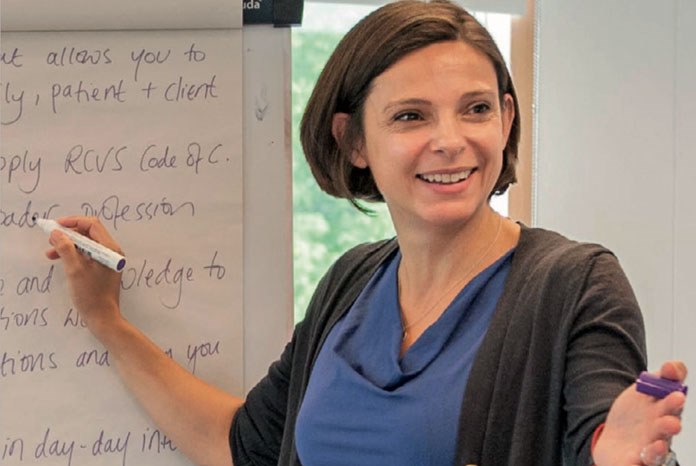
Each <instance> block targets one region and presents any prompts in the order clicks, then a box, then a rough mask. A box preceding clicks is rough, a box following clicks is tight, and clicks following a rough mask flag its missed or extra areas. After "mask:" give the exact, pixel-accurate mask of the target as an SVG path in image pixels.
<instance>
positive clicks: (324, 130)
mask: <svg viewBox="0 0 696 466" xmlns="http://www.w3.org/2000/svg"><path fill="white" fill-rule="evenodd" d="M452 40H458V41H462V42H464V43H466V44H468V45H470V46H472V47H474V48H475V49H476V50H478V51H480V52H482V53H483V54H485V55H486V56H487V57H488V58H489V59H490V60H491V62H492V64H493V66H494V68H495V73H496V77H497V79H498V95H499V98H500V101H501V103H502V102H503V96H504V95H505V94H510V95H511V96H512V99H513V102H514V110H515V115H514V120H513V122H512V128H511V130H510V136H509V138H508V141H507V145H506V146H505V149H504V151H503V165H502V169H501V172H500V176H499V177H498V181H497V182H496V184H495V186H494V188H493V192H492V194H502V193H504V192H505V191H506V190H507V188H508V187H509V186H510V184H512V183H514V182H515V181H516V175H515V165H516V163H517V146H518V143H519V137H520V118H519V114H520V112H519V107H518V104H517V94H516V93H515V88H514V86H513V83H512V78H511V77H510V73H509V72H508V69H507V67H506V65H505V60H504V59H503V57H502V55H501V54H500V50H498V47H497V46H496V44H495V42H494V41H493V38H492V37H491V35H490V34H489V32H488V31H487V30H486V29H485V28H484V27H483V26H482V25H481V24H480V23H479V22H478V21H477V20H476V19H475V18H474V17H473V16H471V15H470V14H469V13H468V12H467V11H465V10H464V9H462V8H461V7H459V6H457V5H455V4H453V3H450V2H449V1H447V0H435V1H432V2H423V1H421V0H400V1H397V2H394V3H389V4H387V5H385V6H383V7H381V8H379V9H377V10H375V11H374V12H372V13H371V14H369V15H368V16H366V17H365V18H363V19H362V20H361V21H360V22H359V23H358V24H356V25H355V26H354V27H353V28H352V29H351V30H350V31H349V32H348V33H347V34H346V35H345V36H344V37H343V39H342V40H341V42H340V43H339V44H338V46H337V47H336V50H334V52H333V54H331V57H330V58H329V60H328V61H327V63H326V65H325V67H324V69H323V71H322V72H321V75H320V76H319V79H318V80H317V83H316V86H315V87H314V91H313V92H312V95H311V97H310V98H309V101H308V103H307V107H306V108H305V112H304V115H303V117H302V122H301V126H300V139H301V141H302V147H303V149H304V153H305V157H306V158H307V162H308V163H309V166H310V168H311V170H312V174H313V175H314V178H315V179H316V180H317V183H318V184H319V186H320V187H321V189H322V190H324V191H325V192H327V193H328V194H331V195H332V196H336V197H339V198H345V199H348V200H350V201H351V202H352V203H353V204H354V205H355V206H356V207H358V208H359V209H360V210H366V209H365V208H364V207H362V206H361V205H360V204H358V203H357V200H365V201H375V202H379V201H383V200H384V198H383V197H382V194H381V193H380V192H379V190H378V189H377V185H376V184H375V181H374V179H373V177H372V173H371V172H370V169H369V168H364V169H361V168H357V167H355V166H354V165H353V164H352V163H351V152H352V149H353V148H356V147H359V146H360V144H361V143H362V141H363V138H364V132H363V107H364V104H365V100H366V99H367V96H368V94H369V93H370V90H371V86H372V82H373V81H374V79H375V78H376V77H377V76H379V75H380V74H382V73H383V72H384V71H385V70H386V69H387V68H389V67H390V66H392V65H393V64H394V63H396V62H397V61H399V60H400V59H401V58H403V57H404V56H405V55H407V54H409V53H411V52H413V51H415V50H418V49H421V48H423V47H426V46H428V45H432V44H435V43H438V42H445V41H452ZM336 113H347V114H349V115H350V116H351V117H350V118H349V120H348V124H347V125H346V128H345V134H344V137H343V141H339V142H337V141H336V140H335V139H334V137H333V134H332V131H331V128H332V121H333V116H334V114H336Z"/></svg>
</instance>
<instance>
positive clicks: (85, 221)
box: [56, 215, 123, 254]
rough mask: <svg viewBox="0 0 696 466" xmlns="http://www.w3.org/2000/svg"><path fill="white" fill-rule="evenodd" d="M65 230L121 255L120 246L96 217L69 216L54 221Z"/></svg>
mask: <svg viewBox="0 0 696 466" xmlns="http://www.w3.org/2000/svg"><path fill="white" fill-rule="evenodd" d="M56 221H57V222H58V223H60V224H61V225H63V226H64V227H66V228H71V229H73V230H75V231H77V232H78V233H80V234H82V235H85V236H87V237H88V238H91V239H93V240H95V241H97V242H98V243H101V244H103V245H104V246H106V247H107V248H109V249H111V250H113V251H116V252H118V253H120V254H123V251H122V250H121V248H120V246H119V245H118V243H116V241H115V240H114V239H113V238H112V237H111V235H110V234H109V232H108V230H107V229H106V227H104V225H103V224H102V223H101V221H99V219H98V218H97V217H82V216H76V215H75V216H70V217H61V218H59V219H57V220H56Z"/></svg>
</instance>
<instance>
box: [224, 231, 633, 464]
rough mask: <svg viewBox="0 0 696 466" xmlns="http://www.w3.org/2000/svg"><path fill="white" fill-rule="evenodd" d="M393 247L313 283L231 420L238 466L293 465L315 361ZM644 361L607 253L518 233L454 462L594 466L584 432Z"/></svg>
mask: <svg viewBox="0 0 696 466" xmlns="http://www.w3.org/2000/svg"><path fill="white" fill-rule="evenodd" d="M397 247H398V246H397V243H396V241H395V240H390V241H383V242H379V243H374V244H369V245H362V246H359V247H357V248H355V249H353V250H351V251H349V252H348V253H346V254H345V255H344V256H343V257H341V258H340V259H339V260H338V261H337V262H336V263H335V264H334V265H333V266H332V268H331V269H330V270H329V272H328V273H327V274H326V276H325V277H324V278H323V279H322V281H321V283H320V284H319V286H318V287H317V290H316V292H315V295H314V297H313V299H312V302H311V303H310V305H309V309H308V313H307V316H306V318H305V320H304V321H303V322H302V323H301V324H299V325H298V326H297V327H296V329H295V332H294V335H293V337H292V340H291V341H290V343H289V344H288V345H287V346H286V348H285V351H284V352H283V354H282V356H281V358H280V359H279V360H278V361H277V362H275V363H274V364H273V365H271V367H270V368H269V372H268V375H267V376H266V377H265V378H264V379H263V380H261V382H259V384H258V385H257V386H256V387H255V388H254V389H253V390H252V391H251V392H250V393H249V395H248V397H247V400H246V402H245V404H244V406H243V407H242V408H241V409H240V410H239V411H238V413H237V415H236V416H235V419H234V421H233V423H232V427H231V430H230V446H231V449H232V452H233V459H234V464H235V466H247V465H276V464H277V465H283V466H286V465H287V466H290V465H293V466H295V465H299V464H300V462H299V460H298V458H297V453H296V451H295V443H294V438H295V420H296V417H297V413H298V411H299V408H300V404H301V402H302V397H303V395H304V392H305V389H306V387H307V382H308V380H309V375H310V372H311V369H312V366H313V363H314V360H315V358H316V356H317V354H318V352H319V350H320V348H321V345H322V343H323V341H324V339H325V338H326V335H327V334H328V332H329V330H330V329H331V328H332V326H333V324H334V323H335V322H336V321H337V320H338V319H339V318H340V317H341V316H342V315H344V313H345V312H346V311H347V310H348V309H349V308H350V306H351V304H352V303H353V301H354V300H355V299H356V298H357V296H358V294H359V293H360V291H361V290H362V289H363V287H364V286H365V284H366V283H367V281H368V280H369V279H370V277H371V276H372V274H373V272H374V271H375V269H376V268H377V267H379V265H380V264H381V263H382V262H383V260H384V259H385V258H386V257H387V256H389V255H390V254H391V253H393V252H394V250H395V249H396V248H397ZM645 353H646V352H645V334H644V328H643V320H642V317H641V314H640V310H639V308H638V304H637V302H636V299H635V297H634V294H633V291H632V290H631V287H630V285H629V283H628V281H627V279H626V277H625V275H624V273H623V271H622V270H621V268H620V266H619V264H618V261H617V260H616V258H615V257H614V256H613V255H612V254H611V252H609V251H608V250H606V249H604V248H602V247H601V246H598V245H591V244H583V243H577V242H574V241H570V240H568V239H566V238H564V237H563V236H561V235H559V234H557V233H553V232H550V231H546V230H541V229H536V228H526V227H523V228H522V233H521V236H520V240H519V243H518V246H517V249H516V250H515V253H514V256H513V261H512V265H511V268H510V272H509V275H508V278H507V281H506V283H505V288H504V291H503V294H502V296H501V298H500V302H499V303H498V306H497V309H496V312H495V315H494V317H493V320H492V322H491V324H490V327H489V329H488V332H487V334H486V336H485V339H484V341H483V343H482V345H481V347H480V349H479V351H478V354H477V356H476V360H475V362H474V366H473V368H472V370H471V375H470V378H469V383H468V385H467V387H466V390H465V392H464V393H463V394H462V396H463V403H462V409H461V414H460V427H459V436H458V442H457V456H456V458H457V461H456V464H459V465H468V464H474V465H481V466H498V465H511V466H512V465H515V466H526V465H529V466H559V465H561V464H563V465H567V466H569V465H578V466H587V465H589V464H591V458H590V453H589V443H590V439H591V436H592V433H593V431H594V429H595V428H596V427H597V425H598V424H599V423H601V422H603V420H604V419H605V417H606V414H607V411H608V410H609V407H610V405H611V403H612V400H613V399H614V398H615V397H616V396H617V395H618V394H619V393H620V392H621V391H622V390H624V389H625V388H626V387H627V386H628V385H630V384H631V383H632V382H633V381H634V380H635V377H636V375H637V374H638V373H639V372H640V371H641V370H644V369H645V367H646V354H645ZM404 466H406V465H404ZM408 466H418V465H408ZM433 466H440V465H433Z"/></svg>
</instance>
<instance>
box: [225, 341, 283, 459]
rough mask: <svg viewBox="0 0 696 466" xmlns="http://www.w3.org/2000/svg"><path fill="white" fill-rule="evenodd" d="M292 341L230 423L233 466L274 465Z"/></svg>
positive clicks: (279, 445)
mask: <svg viewBox="0 0 696 466" xmlns="http://www.w3.org/2000/svg"><path fill="white" fill-rule="evenodd" d="M294 344H295V339H294V338H293V340H291V341H290V342H289V343H288V344H287V345H286V347H285V350H284V351H283V354H282V355H281V357H280V359H278V360H277V361H276V362H274V363H273V364H271V366H270V368H269V370H268V374H267V375H266V376H265V377H264V378H263V379H262V380H261V381H260V382H259V383H258V384H257V385H256V386H255V387H254V388H253V389H252V390H251V391H250V392H249V394H248V395H247V398H246V400H245V402H244V404H243V405H242V407H241V408H239V410H238V411H237V413H236V414H235V416H234V419H233V421H232V427H231V429H230V434H229V441H230V449H231V450H232V459H233V461H234V465H235V466H250V465H254V466H262V465H269V466H270V465H276V464H277V463H278V457H279V455H280V447H281V441H282V437H283V428H284V425H285V417H286V411H287V402H288V385H289V383H290V375H291V368H292V353H293V346H294Z"/></svg>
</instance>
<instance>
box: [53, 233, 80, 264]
mask: <svg viewBox="0 0 696 466" xmlns="http://www.w3.org/2000/svg"><path fill="white" fill-rule="evenodd" d="M48 242H49V243H50V244H51V246H53V250H52V251H53V254H55V256H57V257H61V258H74V257H75V256H76V255H77V254H78V252H77V249H75V244H74V243H73V242H72V241H71V240H70V238H68V236H67V235H66V234H65V233H63V232H62V231H60V230H53V231H52V232H51V234H50V236H49V237H48ZM49 253H51V251H49ZM47 255H48V253H47Z"/></svg>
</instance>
